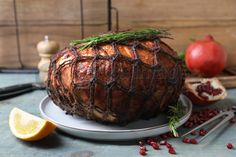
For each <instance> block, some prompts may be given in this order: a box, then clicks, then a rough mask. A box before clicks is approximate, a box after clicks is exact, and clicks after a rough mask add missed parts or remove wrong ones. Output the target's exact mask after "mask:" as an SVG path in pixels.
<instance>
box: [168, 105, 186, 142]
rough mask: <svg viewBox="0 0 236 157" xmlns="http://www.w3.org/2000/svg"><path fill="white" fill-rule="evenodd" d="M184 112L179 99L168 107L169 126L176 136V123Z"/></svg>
mask: <svg viewBox="0 0 236 157" xmlns="http://www.w3.org/2000/svg"><path fill="white" fill-rule="evenodd" d="M183 114H184V107H183V105H182V103H181V102H180V101H179V102H177V103H176V104H172V105H170V106H169V109H168V120H169V128H170V131H171V132H172V133H173V135H174V136H175V137H178V136H179V134H178V132H177V130H176V127H177V124H178V123H179V122H180V118H181V117H182V116H183Z"/></svg>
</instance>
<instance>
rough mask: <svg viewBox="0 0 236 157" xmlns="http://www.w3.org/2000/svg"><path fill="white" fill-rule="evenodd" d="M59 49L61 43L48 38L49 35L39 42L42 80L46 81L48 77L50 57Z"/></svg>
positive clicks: (39, 67)
mask: <svg viewBox="0 0 236 157" xmlns="http://www.w3.org/2000/svg"><path fill="white" fill-rule="evenodd" d="M58 50H59V44H58V43H57V42H56V41H53V40H48V36H47V35H45V36H44V40H43V41H40V42H39V43H38V44H37V51H38V53H39V56H40V57H41V60H40V62H39V63H38V69H39V78H40V81H42V82H45V81H46V80H47V77H48V68H49V64H50V58H51V56H52V55H53V54H55V53H56V52H57V51H58Z"/></svg>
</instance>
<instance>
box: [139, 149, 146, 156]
mask: <svg viewBox="0 0 236 157" xmlns="http://www.w3.org/2000/svg"><path fill="white" fill-rule="evenodd" d="M139 154H140V155H146V154H147V153H146V151H145V150H144V149H140V150H139Z"/></svg>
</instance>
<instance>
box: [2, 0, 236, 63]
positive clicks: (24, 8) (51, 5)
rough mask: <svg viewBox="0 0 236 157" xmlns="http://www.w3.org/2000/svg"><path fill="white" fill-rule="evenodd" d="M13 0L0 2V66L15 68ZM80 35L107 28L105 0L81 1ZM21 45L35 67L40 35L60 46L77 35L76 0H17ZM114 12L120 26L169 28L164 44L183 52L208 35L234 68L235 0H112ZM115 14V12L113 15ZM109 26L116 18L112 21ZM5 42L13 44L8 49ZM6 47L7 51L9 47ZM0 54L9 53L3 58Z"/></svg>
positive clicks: (99, 31) (77, 11)
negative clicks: (48, 37) (220, 45)
mask: <svg viewBox="0 0 236 157" xmlns="http://www.w3.org/2000/svg"><path fill="white" fill-rule="evenodd" d="M12 2H13V0H0V34H1V35H0V44H1V45H2V46H1V45H0V46H1V48H0V57H1V58H0V67H1V66H7V67H18V66H19V64H18V63H16V61H17V58H14V57H16V54H17V49H16V37H15V31H14V29H15V27H14V25H15V22H14V14H13V3H12ZM83 3H84V20H85V21H84V23H85V31H86V33H85V36H89V35H93V34H100V33H104V32H106V31H107V25H106V24H107V0H84V1H83ZM16 5H17V13H18V18H19V25H20V40H21V41H20V43H21V49H22V50H21V52H22V53H23V61H24V62H25V64H26V65H27V66H36V65H37V61H38V59H39V58H38V56H36V49H34V48H35V45H36V43H37V42H38V41H39V40H41V39H42V38H43V36H44V35H45V34H48V35H50V37H52V38H53V39H55V40H57V41H59V43H60V44H61V47H63V46H65V45H66V44H65V43H66V42H68V41H69V40H71V39H75V38H76V39H78V38H81V36H80V24H81V23H80V1H79V0H67V1H65V0H50V1H48V0H40V1H37V0H17V1H16ZM112 5H113V6H114V7H116V8H117V9H118V10H119V16H120V18H119V19H120V23H119V25H120V30H128V29H140V28H147V27H154V28H159V27H160V28H167V29H170V32H171V34H172V37H173V38H174V40H167V42H168V43H169V44H170V45H171V46H172V47H173V48H174V49H175V50H176V51H177V52H180V51H184V50H185V49H186V47H187V45H188V44H189V43H190V40H189V39H190V38H194V39H198V38H203V37H204V36H205V35H206V34H209V33H210V34H212V35H213V36H214V37H215V38H216V40H217V41H219V42H220V43H222V44H223V45H224V47H225V49H226V51H227V54H228V66H236V62H235V59H236V48H235V46H234V45H235V43H236V33H235V32H236V1H235V0H225V1H222V0H205V1H198V0H184V1H176V0H168V1H166V0H158V1H156V0H148V1H145V0H132V1H127V0H113V1H112ZM113 17H114V14H113ZM113 28H115V20H114V19H113ZM6 43H12V44H11V48H9V47H8V46H7V45H6ZM9 49H11V51H9ZM6 52H7V53H6ZM2 56H9V57H8V58H5V59H3V58H2Z"/></svg>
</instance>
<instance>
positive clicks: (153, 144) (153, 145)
mask: <svg viewBox="0 0 236 157" xmlns="http://www.w3.org/2000/svg"><path fill="white" fill-rule="evenodd" d="M151 146H152V148H153V149H155V150H157V149H159V146H158V144H157V143H156V142H153V143H152V144H151Z"/></svg>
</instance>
